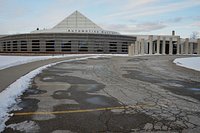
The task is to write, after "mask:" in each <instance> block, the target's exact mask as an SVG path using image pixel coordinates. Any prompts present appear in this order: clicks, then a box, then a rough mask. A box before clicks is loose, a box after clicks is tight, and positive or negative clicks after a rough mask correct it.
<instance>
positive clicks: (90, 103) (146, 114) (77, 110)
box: [4, 56, 200, 133]
mask: <svg viewBox="0 0 200 133" xmlns="http://www.w3.org/2000/svg"><path fill="white" fill-rule="evenodd" d="M175 58H176V57H175V56H149V57H147V56H144V57H111V56H107V57H101V58H97V59H87V60H81V61H72V62H67V63H60V64H57V65H55V66H52V67H50V68H48V69H47V70H44V71H43V72H42V73H41V74H39V75H37V76H36V77H35V78H34V79H33V81H32V85H31V86H30V88H29V89H28V90H27V91H26V92H25V93H24V94H23V96H22V97H21V98H20V99H18V104H17V105H16V110H15V111H13V112H12V113H14V116H13V117H11V118H10V119H9V121H7V123H6V125H7V128H6V129H5V131H4V132H53V133H61V132H63V133H65V132H66V133H70V132H81V133H82V132H86V133H94V132H193V133H198V132H200V101H199V100H200V76H199V75H200V73H199V72H196V71H192V70H189V69H184V68H180V67H178V66H176V65H175V64H173V63H172V60H173V59H175Z"/></svg>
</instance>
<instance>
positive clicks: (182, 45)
mask: <svg viewBox="0 0 200 133" xmlns="http://www.w3.org/2000/svg"><path fill="white" fill-rule="evenodd" d="M180 53H181V54H184V43H182V44H181V52H180Z"/></svg>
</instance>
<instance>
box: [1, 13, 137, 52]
mask: <svg viewBox="0 0 200 133" xmlns="http://www.w3.org/2000/svg"><path fill="white" fill-rule="evenodd" d="M135 40H136V37H133V36H127V35H121V34H119V33H117V32H113V31H106V30H103V29H102V28H101V27H99V26H97V25H96V24H95V23H93V22H92V21H91V20H89V19H88V18H86V17H85V16H84V15H82V14H81V13H80V12H78V11H75V12H74V13H72V14H71V15H70V16H68V17H67V18H65V19H64V20H63V21H61V22H60V23H59V24H57V25H56V26H55V27H53V28H52V29H44V30H39V29H37V30H36V31H33V32H31V33H28V34H16V35H8V36H4V37H1V38H0V52H4V53H10V52H13V53H21V52H22V53H25V52H26V53H114V54H116V53H118V54H119V53H120V54H127V53H128V46H129V45H131V44H132V43H134V42H135Z"/></svg>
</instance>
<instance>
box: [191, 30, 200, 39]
mask: <svg viewBox="0 0 200 133" xmlns="http://www.w3.org/2000/svg"><path fill="white" fill-rule="evenodd" d="M198 37H199V32H197V31H193V32H192V34H191V35H190V39H197V38H198Z"/></svg>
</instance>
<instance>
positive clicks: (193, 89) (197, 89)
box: [188, 88, 200, 91]
mask: <svg viewBox="0 0 200 133" xmlns="http://www.w3.org/2000/svg"><path fill="white" fill-rule="evenodd" d="M188 89H189V90H191V91H200V88H188Z"/></svg>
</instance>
